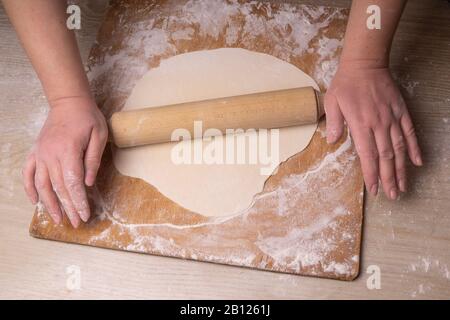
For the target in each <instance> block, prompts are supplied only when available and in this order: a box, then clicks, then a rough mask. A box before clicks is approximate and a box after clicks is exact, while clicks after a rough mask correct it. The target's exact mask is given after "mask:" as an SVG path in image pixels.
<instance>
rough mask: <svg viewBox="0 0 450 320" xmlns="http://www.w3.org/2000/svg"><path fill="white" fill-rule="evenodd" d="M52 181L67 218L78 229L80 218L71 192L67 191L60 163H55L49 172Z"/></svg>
mask: <svg viewBox="0 0 450 320" xmlns="http://www.w3.org/2000/svg"><path fill="white" fill-rule="evenodd" d="M49 175H50V181H51V183H52V185H53V190H54V191H55V193H56V195H57V197H58V199H59V201H60V203H61V206H62V208H63V209H64V213H65V214H66V216H67V218H69V221H70V223H71V224H72V226H73V227H74V228H78V226H79V225H80V217H79V215H78V213H77V210H76V209H75V206H74V205H73V203H72V199H71V197H70V194H69V192H68V191H67V189H66V186H65V182H64V179H63V176H62V172H61V164H60V163H59V162H58V161H55V162H54V163H53V164H52V165H51V166H50V170H49Z"/></svg>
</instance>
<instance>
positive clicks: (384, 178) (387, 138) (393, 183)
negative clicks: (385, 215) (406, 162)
mask: <svg viewBox="0 0 450 320" xmlns="http://www.w3.org/2000/svg"><path fill="white" fill-rule="evenodd" d="M374 133H375V142H376V145H377V149H378V155H379V168H380V179H381V184H382V186H383V190H384V193H385V194H386V195H387V196H388V197H389V198H390V199H392V200H395V199H397V196H398V189H397V180H396V177H395V164H394V158H395V155H394V150H393V147H392V140H391V133H390V127H381V128H378V129H377V130H375V132H374Z"/></svg>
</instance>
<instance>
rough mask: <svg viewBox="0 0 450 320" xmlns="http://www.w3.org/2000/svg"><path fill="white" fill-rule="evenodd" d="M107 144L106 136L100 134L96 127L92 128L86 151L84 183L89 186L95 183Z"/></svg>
mask: <svg viewBox="0 0 450 320" xmlns="http://www.w3.org/2000/svg"><path fill="white" fill-rule="evenodd" d="M105 145H106V138H105V137H103V135H101V134H99V133H98V132H97V131H96V130H95V129H94V130H92V133H91V138H90V140H89V144H88V146H87V149H86V152H85V153H84V172H85V174H84V183H85V184H86V185H87V186H93V185H94V182H95V178H96V176H97V172H98V168H99V167H100V162H101V160H102V155H103V149H104V148H105Z"/></svg>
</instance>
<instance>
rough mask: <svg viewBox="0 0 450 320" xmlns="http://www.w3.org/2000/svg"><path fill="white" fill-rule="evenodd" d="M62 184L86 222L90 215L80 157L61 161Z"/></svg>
mask: <svg viewBox="0 0 450 320" xmlns="http://www.w3.org/2000/svg"><path fill="white" fill-rule="evenodd" d="M61 167H62V175H63V179H64V185H65V187H66V189H67V191H68V193H69V195H70V199H72V203H73V205H74V206H75V209H76V211H77V213H78V214H79V216H80V217H81V219H82V220H83V221H84V222H86V221H88V219H89V216H90V210H89V203H88V200H87V194H86V188H85V186H84V183H83V178H84V170H83V162H82V159H81V157H75V158H71V159H65V160H62V162H61Z"/></svg>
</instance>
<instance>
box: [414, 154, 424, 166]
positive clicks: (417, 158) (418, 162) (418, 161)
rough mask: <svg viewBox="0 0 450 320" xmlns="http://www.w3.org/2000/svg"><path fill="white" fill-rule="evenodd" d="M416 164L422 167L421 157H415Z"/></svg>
mask: <svg viewBox="0 0 450 320" xmlns="http://www.w3.org/2000/svg"><path fill="white" fill-rule="evenodd" d="M416 164H417V165H418V166H422V165H423V162H422V157H421V156H417V157H416Z"/></svg>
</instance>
